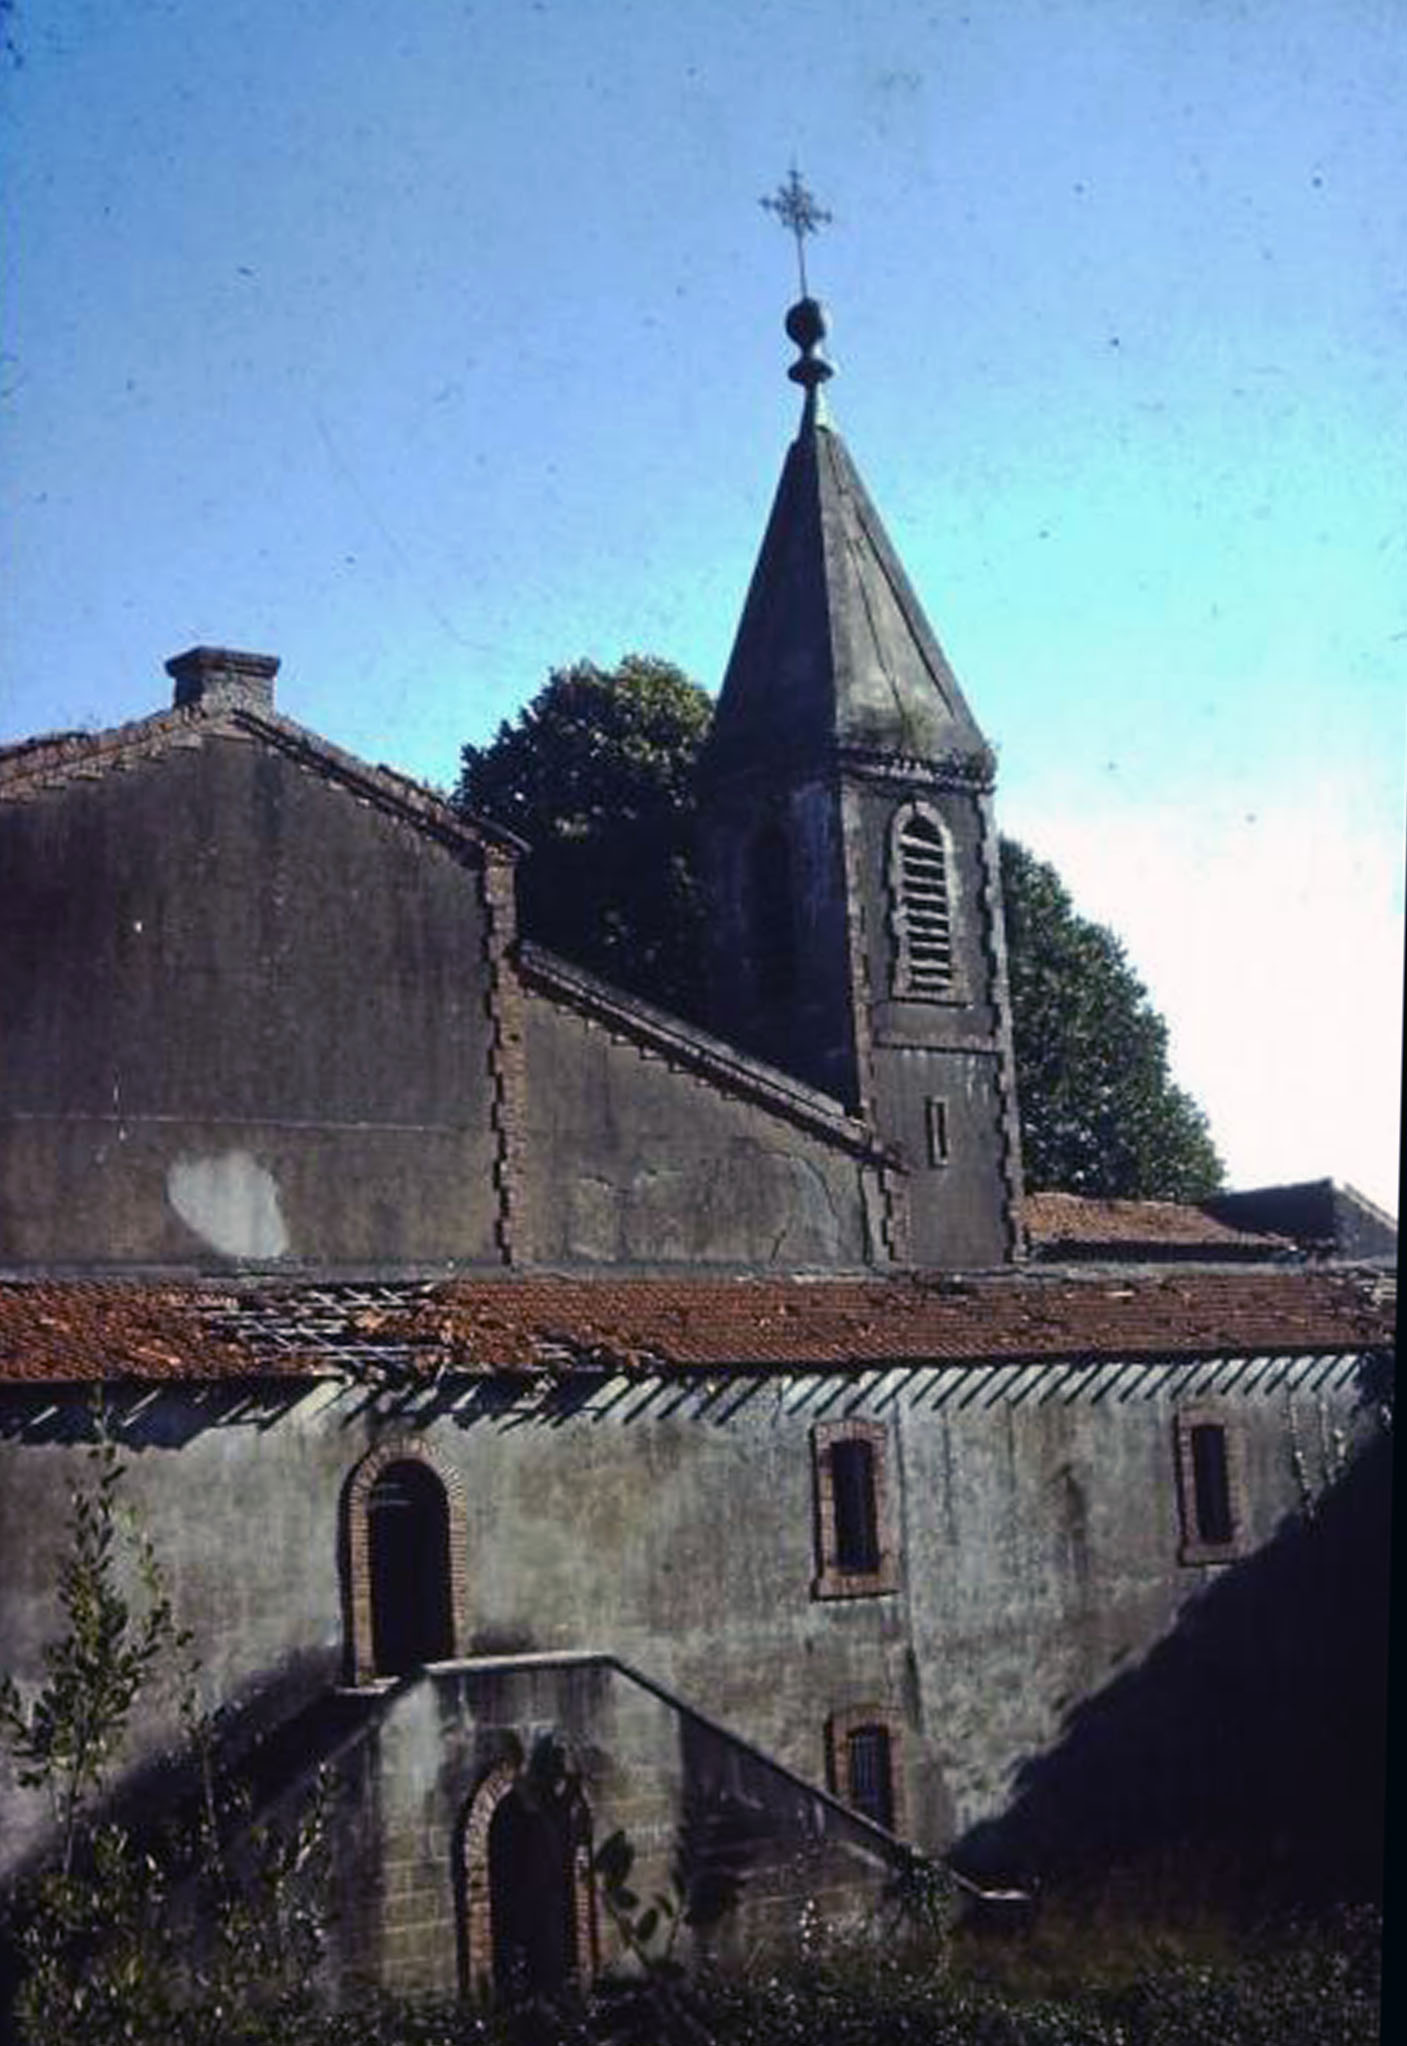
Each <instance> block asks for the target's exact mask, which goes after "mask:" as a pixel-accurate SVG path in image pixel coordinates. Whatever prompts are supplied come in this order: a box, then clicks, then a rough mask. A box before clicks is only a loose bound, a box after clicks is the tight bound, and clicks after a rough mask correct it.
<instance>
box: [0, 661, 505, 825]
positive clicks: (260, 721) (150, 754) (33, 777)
mask: <svg viewBox="0 0 1407 2046" xmlns="http://www.w3.org/2000/svg"><path fill="white" fill-rule="evenodd" d="M222 731H223V732H232V731H242V732H245V733H248V734H249V735H250V736H251V737H253V738H256V739H262V740H264V741H265V742H266V743H267V744H269V745H272V746H274V747H275V748H276V749H277V750H278V751H279V752H281V753H284V754H287V755H289V756H291V757H293V758H295V759H299V760H301V761H303V762H304V763H305V764H306V765H308V766H309V767H312V768H314V769H316V770H317V771H319V772H321V773H323V774H325V775H326V776H327V777H328V778H329V779H330V780H334V781H337V782H340V783H341V784H342V785H343V786H344V787H347V788H349V789H351V790H353V791H354V792H355V793H356V794H358V795H361V796H364V797H366V798H368V799H369V800H370V801H372V802H374V803H376V804H378V805H379V806H380V807H382V808H384V809H389V810H392V811H394V812H395V813H396V814H398V815H399V816H401V817H403V818H405V819H406V821H407V822H409V823H411V824H413V825H414V826H416V827H417V828H418V829H419V830H421V831H424V832H426V833H427V834H428V835H430V836H432V837H434V838H437V839H438V840H440V842H441V843H447V844H451V845H461V846H473V847H475V848H478V847H481V846H486V845H487V846H492V847H494V848H495V850H497V851H500V852H503V853H507V854H510V855H518V854H521V853H523V852H525V851H526V850H527V847H526V844H525V841H524V840H523V839H521V838H519V837H518V836H517V834H516V833H515V832H512V831H509V830H507V829H505V827H504V826H502V825H500V824H495V823H493V822H492V821H491V820H490V819H488V818H486V817H480V816H478V815H476V814H475V815H471V814H469V813H467V812H465V811H461V810H457V809H455V808H454V807H453V806H452V805H451V804H449V803H448V802H446V800H445V798H444V797H443V796H441V795H439V794H437V792H436V791H435V790H434V789H431V788H428V787H427V786H426V785H425V784H424V783H423V782H417V781H414V780H412V779H411V777H410V776H409V775H404V774H401V773H399V772H398V771H397V770H396V769H395V768H392V767H386V766H384V765H380V764H378V765H376V766H373V765H372V764H371V763H370V762H369V761H365V760H361V759H359V758H358V757H357V755H356V754H354V753H348V752H346V751H345V750H344V749H343V748H342V747H340V746H336V745H334V744H333V742H332V741H331V740H330V739H325V738H323V737H322V735H321V733H318V732H314V731H312V730H310V729H309V728H308V727H307V726H306V725H300V724H297V723H296V722H295V721H294V720H293V719H292V718H287V717H284V716H283V714H282V713H281V712H279V711H272V710H264V709H259V710H254V709H251V708H250V707H249V706H248V705H247V704H243V703H239V702H236V701H232V700H231V699H230V698H228V697H224V698H222V697H220V696H218V695H217V696H212V697H211V698H210V699H208V700H207V701H205V702H200V703H193V704H189V705H185V706H183V707H182V708H180V709H179V710H161V711H155V712H153V713H152V714H151V715H150V716H149V717H144V718H136V719H133V720H132V721H130V722H129V723H127V724H124V725H114V726H111V727H109V728H107V729H106V730H103V731H97V732H61V733H56V734H54V735H53V736H52V737H40V738H37V739H33V740H21V741H20V742H19V743H18V744H17V745H14V746H9V747H5V748H3V749H0V802H3V801H5V800H6V799H11V800H14V799H17V798H22V797H24V796H26V795H29V794H32V793H38V792H39V791H41V790H43V789H45V788H49V787H54V786H60V785H62V784H63V783H65V782H67V781H69V780H72V779H76V778H80V777H86V776H87V775H89V774H91V773H92V772H93V771H94V770H95V769H96V770H97V771H98V772H104V771H106V770H107V769H108V768H120V767H123V766H126V765H129V764H131V763H132V762H133V761H135V760H142V759H154V758H159V757H160V755H161V754H162V753H164V752H166V751H167V750H168V749H170V748H175V747H177V746H179V745H181V744H182V743H183V742H189V740H190V739H191V738H192V737H194V736H197V735H199V734H201V733H202V732H204V733H209V734H211V735H217V734H219V733H220V732H222Z"/></svg>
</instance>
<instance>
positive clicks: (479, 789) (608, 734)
mask: <svg viewBox="0 0 1407 2046" xmlns="http://www.w3.org/2000/svg"><path fill="white" fill-rule="evenodd" d="M712 715H713V705H712V702H711V701H710V699H709V697H708V695H707V694H706V692H705V691H704V690H702V689H700V687H699V685H698V684H697V682H691V681H690V680H689V677H688V676H687V675H686V674H684V672H683V670H682V669H680V668H676V667H674V666H673V665H672V663H671V662H669V661H661V660H655V659H653V658H652V657H651V656H649V655H646V654H627V655H626V657H625V659H624V660H623V661H621V663H620V664H619V666H618V667H615V668H610V669H603V668H598V667H596V665H595V664H594V663H593V662H591V661H577V662H575V663H574V664H573V665H572V666H571V667H570V668H554V669H553V670H552V673H551V675H550V676H549V677H548V679H547V682H546V683H545V685H544V686H543V688H542V689H540V690H539V691H538V693H537V695H536V696H535V697H534V698H533V700H532V702H531V703H530V704H529V705H528V706H527V708H526V709H525V710H522V711H520V712H519V713H518V717H517V719H516V721H515V722H514V723H513V724H508V723H504V724H501V725H500V726H499V728H498V732H497V734H496V736H495V737H494V739H493V740H492V742H491V743H490V744H489V745H487V746H466V747H465V748H464V751H463V756H462V773H461V775H460V779H459V786H458V789H457V790H456V792H455V801H456V802H457V803H458V804H459V805H460V806H461V807H462V808H464V809H467V810H477V811H480V812H481V813H482V814H483V815H484V816H486V817H491V818H493V819H494V821H495V822H496V823H499V824H506V825H507V826H508V828H509V830H510V831H516V832H518V833H520V835H521V836H522V837H523V838H525V839H526V840H527V841H528V844H529V845H530V846H531V848H532V851H531V853H530V854H529V856H528V857H527V858H526V859H525V860H524V861H523V862H522V865H521V867H520V869H519V893H518V910H519V919H520V922H521V925H522V929H523V932H524V934H525V936H527V937H530V938H535V939H536V940H537V941H538V942H539V943H540V944H543V945H547V946H550V947H551V949H552V950H553V951H554V952H561V953H563V954H564V955H565V956H566V957H567V958H569V959H574V960H576V961H577V962H578V963H579V964H580V965H582V966H586V967H590V968H591V969H592V971H593V972H596V973H600V974H602V975H603V976H604V977H605V978H606V979H608V980H611V981H613V982H615V984H616V985H617V986H618V987H623V988H628V989H630V991H631V992H632V993H634V994H637V995H643V996H644V998H645V999H646V1000H647V1001H651V1002H658V1003H659V1004H660V1006H661V1007H663V1008H666V1009H672V1010H675V1011H677V1012H679V1013H680V1014H683V1015H687V1016H697V1015H698V1014H699V1012H700V1010H701V1008H702V1004H703V980H702V968H701V962H700V958H699V953H700V942H699V939H700V903H699V891H698V888H697V886H696V884H695V880H694V873H693V866H692V860H691V837H692V829H693V817H694V798H693V772H694V763H695V761H696V759H697V758H698V752H699V748H700V746H701V745H702V744H703V738H704V734H705V732H707V730H708V723H709V719H710V718H711V716H712Z"/></svg>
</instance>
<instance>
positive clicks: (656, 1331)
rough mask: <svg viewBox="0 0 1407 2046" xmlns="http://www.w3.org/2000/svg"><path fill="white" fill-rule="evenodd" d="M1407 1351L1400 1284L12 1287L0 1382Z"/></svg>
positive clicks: (1351, 1276) (1064, 1278) (745, 1281)
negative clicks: (1397, 1305) (1397, 1316)
mask: <svg viewBox="0 0 1407 2046" xmlns="http://www.w3.org/2000/svg"><path fill="white" fill-rule="evenodd" d="M1392 1339H1393V1309H1392V1299H1391V1292H1390V1289H1389V1288H1388V1287H1387V1286H1386V1285H1385V1283H1384V1282H1383V1281H1382V1280H1381V1278H1379V1277H1377V1276H1374V1277H1368V1276H1366V1275H1364V1274H1362V1273H1358V1272H1353V1271H1345V1270H1339V1271H1326V1270H1322V1269H1319V1270H1302V1269H1287V1268H1274V1267H1270V1268H1260V1269H1256V1270H1249V1269H1245V1268H1242V1269H1239V1270H1235V1269H1233V1270H1225V1271H1200V1270H1199V1271H1193V1270H1191V1269H1189V1268H1187V1267H1182V1268H1179V1269H1178V1270H1177V1271H1176V1272H1172V1273H1169V1272H1146V1271H1139V1272H1133V1271H1130V1272H1121V1273H1118V1274H1110V1273H1109V1272H1103V1273H1099V1274H1095V1273H1093V1272H1087V1273H1082V1274H1080V1275H1078V1276H1072V1275H1070V1274H1067V1273H1056V1272H1053V1271H1050V1270H1047V1271H1045V1272H1024V1273H1018V1272H1012V1273H1009V1274H1000V1275H990V1276H985V1277H982V1278H976V1279H964V1280H952V1279H943V1278H937V1277H934V1276H931V1275H918V1276H912V1277H896V1278H889V1279H883V1278H814V1279H813V1278H777V1279H771V1278H736V1279H729V1278H697V1277H680V1278H643V1277H618V1276H601V1277H595V1278H593V1277H575V1276H571V1277H569V1276H548V1275H528V1276H523V1277H509V1276H503V1277H491V1278H473V1279H453V1280H448V1281H444V1282H439V1283H435V1282H413V1281H401V1282H395V1281H391V1282H381V1283H377V1282H361V1283H353V1282H340V1283H313V1282H309V1281H304V1282H297V1281H272V1280H270V1281H262V1282H260V1281H239V1282H233V1281H232V1282H230V1283H229V1284H224V1285H220V1284H214V1283H210V1282H204V1283H201V1282H192V1283H190V1284H178V1283H169V1282H163V1283H160V1284H156V1283H153V1284H141V1283H138V1282H133V1281H96V1280H94V1281H63V1282H59V1281H42V1282H35V1283H28V1282H25V1281H17V1280H16V1281H9V1282H6V1283H4V1284H0V1382H8V1383H11V1384H14V1383H36V1384H62V1383H68V1384H72V1383H88V1382H91V1383H97V1382H102V1381H104V1380H115V1379H139V1380H164V1381H181V1380H185V1381H192V1382H194V1381H200V1380H212V1379H215V1380H224V1379H238V1378H251V1377H262V1376H275V1377H289V1376H306V1375H314V1374H320V1373H325V1372H344V1371H345V1372H350V1373H374V1372H377V1371H392V1372H395V1373H396V1374H397V1375H399V1374H402V1373H405V1372H411V1373H416V1374H419V1373H424V1374H429V1373H431V1372H434V1371H442V1370H451V1371H453V1370H463V1371H470V1372H477V1373H484V1372H491V1371H495V1370H508V1371H523V1370H541V1369H569V1368H576V1369H581V1368H588V1369H589V1368H592V1367H593V1366H598V1367H599V1366H606V1367H610V1368H627V1369H628V1368H645V1367H654V1366H659V1367H662V1368H667V1369H668V1368H672V1369H680V1370H727V1369H732V1370H741V1371H748V1370H769V1369H770V1370H778V1369H790V1370H798V1369H807V1368H816V1367H819V1368H826V1367H840V1368H844V1367H862V1366H867V1367H873V1366H875V1365H882V1364H886V1363H914V1362H952V1363H973V1364H987V1363H992V1362H996V1361H1010V1360H1023V1359H1029V1360H1031V1361H1033V1362H1037V1361H1049V1360H1051V1359H1057V1358H1066V1357H1068V1358H1071V1359H1085V1358H1100V1357H1105V1358H1122V1357H1128V1358H1130V1359H1133V1358H1137V1357H1206V1356H1218V1355H1241V1356H1245V1355H1263V1354H1277V1355H1278V1354H1289V1353H1298V1354H1305V1353H1310V1352H1330V1351H1349V1350H1361V1349H1375V1348H1383V1347H1386V1346H1388V1345H1390V1344H1391V1342H1392Z"/></svg>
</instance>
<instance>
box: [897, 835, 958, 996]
mask: <svg viewBox="0 0 1407 2046" xmlns="http://www.w3.org/2000/svg"><path fill="white" fill-rule="evenodd" d="M951 869H952V851H951V847H950V845H949V841H948V834H947V831H946V830H945V828H944V826H943V823H942V821H941V819H940V818H939V817H938V815H937V813H936V812H935V811H933V810H931V809H930V808H929V807H928V806H927V805H926V804H920V803H909V804H907V805H906V806H905V807H904V808H903V809H902V810H900V811H899V812H898V813H897V815H896V816H895V819H894V825H893V833H892V837H891V842H890V859H889V896H890V904H891V911H892V917H893V926H894V993H895V994H896V995H909V996H916V997H918V998H919V999H925V998H926V999H928V1000H942V999H943V998H944V997H945V996H950V995H952V994H953V993H954V991H955V987H954V982H955V975H954V967H953V904H952V882H951Z"/></svg>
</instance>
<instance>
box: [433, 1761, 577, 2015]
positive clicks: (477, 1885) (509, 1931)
mask: <svg viewBox="0 0 1407 2046" xmlns="http://www.w3.org/2000/svg"><path fill="white" fill-rule="evenodd" d="M462 1895H463V1900H464V1901H463V1911H464V1920H463V1949H462V1950H463V1967H464V1987H465V1989H466V1991H467V1992H468V1993H469V1994H470V1995H474V1996H479V1997H485V1996H488V1995H493V1996H494V1997H497V1998H499V1999H502V2000H505V2001H513V2000H516V1999H519V1998H521V1997H523V1996H525V1995H527V1996H538V1997H547V1998H552V1997H555V1996H559V1995H561V1994H562V1993H563V1992H564V1991H565V1990H567V1989H569V1988H570V1987H571V1986H572V1985H573V1984H579V1983H586V1982H589V1981H591V1979H592V1978H593V1976H594V1975H595V1973H596V1966H597V1946H596V1914H595V1908H594V1896H593V1891H592V1879H591V1813H590V1809H589V1807H588V1805H587V1802H586V1799H585V1797H584V1795H583V1794H582V1790H581V1785H580V1782H579V1780H578V1779H577V1777H576V1776H575V1775H574V1774H573V1773H572V1771H571V1770H570V1769H569V1768H568V1767H567V1765H566V1758H565V1756H564V1754H563V1751H562V1749H561V1747H560V1744H559V1743H557V1742H555V1741H553V1740H551V1739H547V1740H543V1741H539V1742H538V1744H537V1747H536V1748H535V1749H534V1752H533V1755H532V1758H531V1760H530V1761H529V1762H527V1763H522V1762H519V1761H517V1760H512V1761H506V1762H502V1763H500V1764H499V1766H498V1767H497V1768H496V1769H494V1770H492V1771H491V1772H490V1773H489V1775H488V1776H486V1777H485V1778H484V1780H483V1781H482V1783H480V1785H479V1787H478V1789H477V1790H476V1791H475V1793H474V1796H473V1798H472V1799H471V1800H470V1803H469V1807H468V1810H467V1812H466V1815H465V1822H464V1833H463V1889H462Z"/></svg>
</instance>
